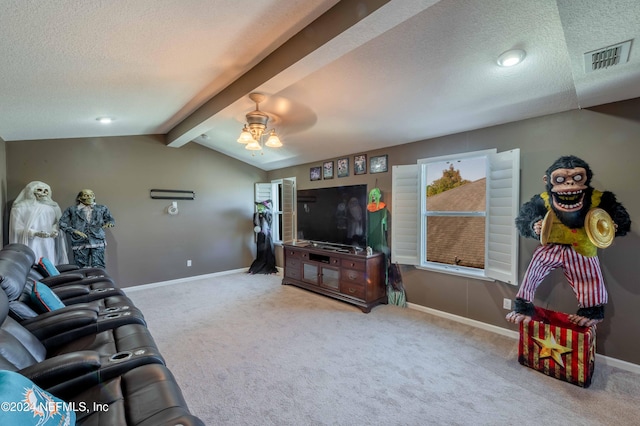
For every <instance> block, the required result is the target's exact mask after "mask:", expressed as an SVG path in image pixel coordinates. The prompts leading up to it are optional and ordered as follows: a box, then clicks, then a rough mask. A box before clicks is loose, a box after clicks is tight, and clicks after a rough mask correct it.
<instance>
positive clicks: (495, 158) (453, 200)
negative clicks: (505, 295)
mask: <svg viewBox="0 0 640 426" xmlns="http://www.w3.org/2000/svg"><path fill="white" fill-rule="evenodd" d="M519 170H520V151H519V150H517V149H515V150H511V151H506V152H502V153H497V152H496V150H486V151H477V152H471V153H466V154H457V155H450V156H443V157H437V158H427V159H421V160H418V162H417V164H412V165H403V166H394V167H393V175H392V179H393V184H392V185H393V186H392V208H393V214H392V216H391V217H392V227H391V250H392V252H391V260H392V261H393V262H396V263H401V264H408V265H415V266H417V267H419V268H424V269H429V270H434V271H438V272H444V273H452V274H456V275H464V276H470V277H474V278H480V279H494V280H500V281H504V282H507V283H510V284H514V285H517V284H518V282H517V281H518V273H517V259H518V256H517V254H518V234H517V230H516V228H515V225H514V219H515V217H516V215H517V214H518V209H519V197H518V192H519V186H520V184H519Z"/></svg>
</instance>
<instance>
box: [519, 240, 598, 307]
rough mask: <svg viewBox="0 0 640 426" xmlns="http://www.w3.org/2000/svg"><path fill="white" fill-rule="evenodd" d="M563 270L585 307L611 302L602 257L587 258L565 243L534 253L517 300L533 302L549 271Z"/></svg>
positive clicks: (547, 246) (540, 248)
mask: <svg viewBox="0 0 640 426" xmlns="http://www.w3.org/2000/svg"><path fill="white" fill-rule="evenodd" d="M559 267H562V269H563V270H564V276H565V277H566V278H567V280H568V281H569V284H571V288H572V289H573V292H574V293H575V294H576V297H577V298H578V303H579V304H580V307H581V308H590V307H592V306H598V305H604V304H605V303H607V299H608V295H607V289H606V288H605V286H604V279H603V278H602V271H601V270H600V261H599V260H598V257H597V256H594V257H586V256H583V255H581V254H579V253H577V252H576V251H574V250H573V249H572V248H571V247H570V246H565V245H561V244H547V245H544V246H539V247H538V248H537V249H536V250H535V251H534V252H533V257H532V258H531V262H530V263H529V267H527V272H525V274H524V279H523V281H522V286H521V287H520V290H519V291H518V294H517V295H516V297H521V298H523V299H525V300H528V301H529V302H533V296H534V294H535V292H536V289H537V288H538V286H539V285H540V283H542V280H544V278H545V277H546V276H547V275H549V272H551V271H552V270H554V269H556V268H559Z"/></svg>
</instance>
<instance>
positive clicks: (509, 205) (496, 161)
mask: <svg viewBox="0 0 640 426" xmlns="http://www.w3.org/2000/svg"><path fill="white" fill-rule="evenodd" d="M487 158H488V159H489V173H488V179H487V217H488V220H487V221H486V236H487V237H486V244H487V247H486V263H485V275H486V276H487V277H489V278H493V279H495V280H498V281H503V282H506V283H509V284H512V285H518V232H517V230H516V227H515V222H514V221H515V218H516V216H517V215H518V210H519V208H520V206H519V202H520V201H519V192H520V150H519V149H513V150H511V151H505V152H501V153H496V154H491V155H489V156H488V157H487Z"/></svg>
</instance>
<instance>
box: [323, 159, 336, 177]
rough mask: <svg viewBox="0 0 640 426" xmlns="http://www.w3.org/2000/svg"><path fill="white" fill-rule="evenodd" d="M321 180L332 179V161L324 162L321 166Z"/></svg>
mask: <svg viewBox="0 0 640 426" xmlns="http://www.w3.org/2000/svg"><path fill="white" fill-rule="evenodd" d="M322 178H323V179H333V161H325V162H324V163H323V164H322Z"/></svg>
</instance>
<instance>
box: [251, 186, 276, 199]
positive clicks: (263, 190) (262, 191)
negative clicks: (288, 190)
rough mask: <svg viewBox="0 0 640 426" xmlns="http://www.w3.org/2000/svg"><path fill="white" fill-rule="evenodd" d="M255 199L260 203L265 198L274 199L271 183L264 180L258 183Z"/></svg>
mask: <svg viewBox="0 0 640 426" xmlns="http://www.w3.org/2000/svg"><path fill="white" fill-rule="evenodd" d="M254 199H255V202H256V203H260V202H262V201H265V200H273V198H272V196H271V184H270V183H262V182H258V183H256V184H255V195H254Z"/></svg>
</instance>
